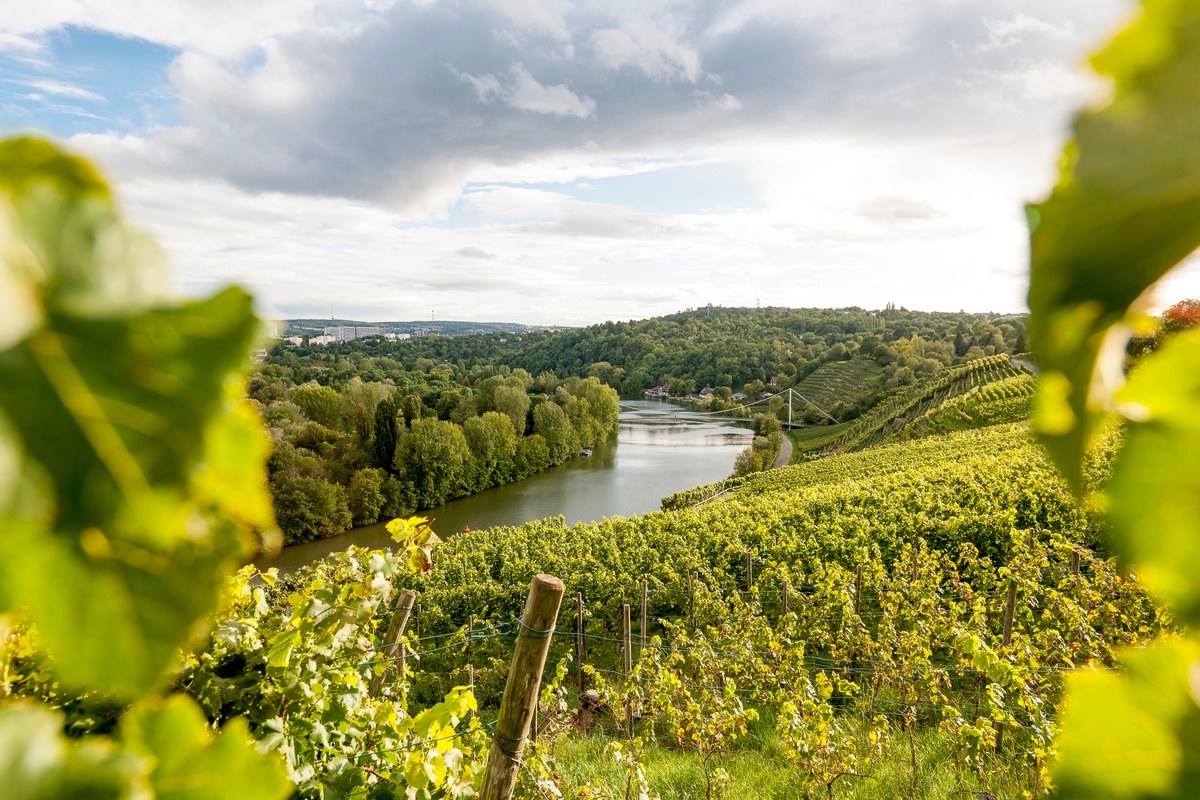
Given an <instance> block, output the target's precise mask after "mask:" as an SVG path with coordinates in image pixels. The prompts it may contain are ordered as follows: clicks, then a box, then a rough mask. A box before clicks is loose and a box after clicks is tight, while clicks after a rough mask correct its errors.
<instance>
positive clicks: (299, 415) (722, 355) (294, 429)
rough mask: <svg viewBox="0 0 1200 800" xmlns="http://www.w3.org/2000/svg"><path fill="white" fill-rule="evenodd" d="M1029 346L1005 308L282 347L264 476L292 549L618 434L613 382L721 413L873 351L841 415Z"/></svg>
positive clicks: (703, 316) (734, 312)
mask: <svg viewBox="0 0 1200 800" xmlns="http://www.w3.org/2000/svg"><path fill="white" fill-rule="evenodd" d="M1024 348H1025V329H1024V325H1023V321H1022V320H1021V319H1019V318H1012V317H993V316H988V315H976V314H966V313H957V314H946V313H928V312H917V311H907V310H905V309H896V308H892V307H888V308H886V309H883V310H880V311H874V312H871V311H865V310H863V309H860V308H844V309H783V308H766V309H750V308H704V309H698V310H691V311H687V312H683V313H680V314H673V315H670V316H667V317H660V318H655V319H649V320H641V321H634V322H620V323H613V322H605V323H603V324H600V325H593V326H590V327H588V328H580V329H576V330H569V331H560V332H526V333H515V334H514V333H492V334H482V335H466V336H429V337H420V338H416V339H411V340H406V341H388V340H385V339H382V338H367V339H362V340H358V341H354V342H347V343H343V344H337V345H330V346H327V347H308V346H304V347H298V348H297V347H291V346H284V345H280V346H277V347H276V348H275V349H274V350H272V351H271V353H269V354H268V357H267V358H266V359H265V361H264V363H262V364H260V365H259V366H258V368H257V371H256V372H255V373H254V375H252V377H251V385H250V390H251V391H250V394H251V397H253V398H254V399H255V400H257V401H258V402H259V403H260V404H261V405H262V411H263V415H264V417H265V418H266V420H267V422H268V424H269V426H270V428H271V432H272V436H273V438H274V442H275V450H274V454H273V455H272V458H271V462H270V468H271V487H272V491H273V492H274V494H275V498H276V501H277V502H276V505H277V508H278V509H279V518H280V525H281V527H282V528H283V530H284V532H285V534H286V537H287V540H288V541H289V542H295V541H306V540H310V539H313V538H318V537H324V536H330V535H334V534H336V533H339V532H341V531H344V530H345V529H347V528H348V527H349V526H350V525H352V524H354V525H357V524H367V523H370V522H374V521H376V520H378V519H380V518H384V517H390V516H398V515H400V514H403V513H408V512H411V511H413V510H419V509H423V508H431V507H434V506H437V505H440V504H442V503H444V502H446V501H447V500H449V499H453V498H455V497H461V496H464V495H467V494H471V493H473V492H477V491H480V490H482V489H486V488H489V487H491V486H496V485H499V484H502V483H507V482H510V481H514V480H520V479H521V478H523V477H525V476H527V475H530V474H533V473H535V472H538V471H540V470H543V469H545V468H546V467H548V466H552V465H555V464H560V463H562V462H563V461H564V460H565V459H567V458H570V457H571V456H572V455H574V454H576V453H578V452H579V451H580V449H581V448H584V447H590V446H592V445H594V444H596V443H597V442H599V441H601V440H602V439H604V438H605V437H606V436H609V435H611V433H612V432H613V431H615V428H616V417H617V413H618V406H617V393H618V392H619V393H620V394H622V395H625V396H629V397H637V396H640V394H641V393H642V391H644V390H645V389H646V388H649V387H652V386H663V385H666V386H669V387H670V389H671V392H672V394H676V395H684V394H689V393H694V392H698V391H699V390H700V389H701V388H704V387H710V388H712V389H713V390H714V392H713V394H712V400H711V402H712V403H713V405H714V407H732V406H736V405H738V402H739V401H735V400H734V399H733V394H734V393H735V392H738V391H741V392H744V393H745V394H746V395H747V396H750V397H757V396H759V395H760V394H761V393H763V392H764V391H767V390H770V391H778V390H781V389H785V388H787V387H789V386H795V385H797V384H799V383H800V382H802V381H803V380H804V379H805V378H806V377H808V376H809V375H811V374H812V373H814V372H815V371H816V370H818V369H819V368H820V367H821V366H822V365H823V364H828V363H831V362H838V361H849V360H851V359H855V358H864V359H872V360H874V361H875V362H877V363H878V364H879V365H880V367H881V368H882V373H881V375H880V377H879V379H878V384H879V385H878V386H877V387H876V389H875V390H873V391H872V392H871V393H870V394H869V395H868V396H866V397H864V398H862V399H860V400H859V401H857V402H856V403H854V404H847V405H846V407H845V408H844V409H840V410H839V411H840V415H839V419H851V418H853V417H854V416H857V415H858V414H860V413H862V412H864V411H866V410H867V409H869V408H870V407H871V406H872V405H873V404H874V403H875V402H877V401H878V400H879V398H881V397H883V396H885V395H886V394H887V393H889V392H891V391H893V390H895V389H897V388H900V387H903V386H906V385H909V384H912V383H916V382H918V381H920V380H925V379H928V378H930V377H932V376H933V375H934V374H936V373H937V372H938V371H940V370H941V369H943V368H945V367H947V366H950V365H953V364H958V363H962V362H963V361H966V360H969V359H972V358H976V357H979V356H983V355H991V354H995V353H1005V352H1019V351H1022V350H1023V349H1024ZM778 404H779V401H776V405H778ZM771 410H772V411H774V412H775V413H777V414H778V413H780V409H779V408H777V407H776V408H772V409H771ZM798 413H800V414H801V415H803V414H805V413H811V414H813V419H811V420H809V421H811V422H816V421H819V419H820V417H819V416H817V415H816V414H815V412H811V411H810V410H805V411H801V412H798ZM801 418H803V416H802V417H801ZM779 438H781V437H779V436H774V437H772V435H771V433H770V432H767V433H764V434H762V435H761V436H760V439H762V441H761V442H758V446H757V447H752V448H751V449H750V450H748V451H747V453H746V454H745V455H744V457H743V458H742V459H741V460H740V461H739V465H738V469H739V471H754V470H757V469H762V468H763V467H764V466H769V465H770V462H772V461H773V460H774V458H775V455H774V454H776V453H778V442H777V440H778V439H779Z"/></svg>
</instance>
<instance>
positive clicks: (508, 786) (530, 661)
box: [479, 574, 564, 800]
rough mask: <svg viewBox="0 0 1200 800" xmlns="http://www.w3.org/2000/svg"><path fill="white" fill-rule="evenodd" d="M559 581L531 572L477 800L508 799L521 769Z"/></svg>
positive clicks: (555, 614) (555, 613)
mask: <svg viewBox="0 0 1200 800" xmlns="http://www.w3.org/2000/svg"><path fill="white" fill-rule="evenodd" d="M563 589H564V587H563V582H562V581H560V580H559V579H558V578H555V577H552V576H550V575H543V574H538V575H534V576H533V581H532V582H531V583H530V586H529V599H528V600H527V601H526V602H525V614H524V618H523V619H521V620H520V621H519V622H518V623H517V643H516V645H515V646H514V648H513V660H512V666H511V667H510V668H509V670H508V680H507V681H506V682H505V684H504V694H503V696H502V699H501V701H500V716H499V717H497V719H496V735H495V736H494V737H492V748H491V750H490V751H489V753H488V760H487V769H486V770H485V771H484V773H483V787H482V789H480V792H479V797H480V798H481V800H510V798H511V797H512V793H513V788H514V787H515V786H516V783H517V772H518V771H519V770H520V769H521V754H522V753H523V752H524V750H525V739H526V737H527V736H528V735H529V726H530V724H531V723H532V722H533V714H534V709H535V708H536V707H537V699H538V688H539V687H540V686H541V683H542V670H544V669H545V667H546V656H547V655H548V654H549V652H550V637H551V636H552V635H553V634H554V623H555V621H556V620H557V619H558V609H559V606H561V605H562V596H563Z"/></svg>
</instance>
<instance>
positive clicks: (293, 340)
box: [284, 336, 304, 347]
mask: <svg viewBox="0 0 1200 800" xmlns="http://www.w3.org/2000/svg"><path fill="white" fill-rule="evenodd" d="M284 341H285V342H287V343H288V344H290V345H293V346H295V347H299V346H300V345H302V344H304V337H303V336H289V337H287V338H286V339H284Z"/></svg>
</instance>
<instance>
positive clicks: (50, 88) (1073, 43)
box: [0, 0, 1200, 325]
mask: <svg viewBox="0 0 1200 800" xmlns="http://www.w3.org/2000/svg"><path fill="white" fill-rule="evenodd" d="M1133 10H1134V9H1133V5H1132V3H1131V2H1129V1H1128V0H1040V1H1039V2H1036V3H1034V2H1024V1H1022V0H906V1H905V2H902V3H894V2H893V3H880V2H864V1H863V0H803V1H802V2H800V1H798V0H724V1H719V0H639V1H638V2H618V1H615V0H606V1H605V2H597V1H596V0H577V2H567V0H475V1H474V2H457V1H456V0H408V1H407V2H406V1H405V0H327V2H323V3H311V2H299V0H256V2H255V3H244V2H234V0H196V1H194V2H193V1H192V0H174V1H172V2H161V0H160V1H157V2H156V1H155V0H91V1H90V2H89V1H88V0H39V2H37V3H6V4H4V7H3V8H2V9H0V133H4V134H14V133H38V134H42V135H48V136H51V137H53V138H54V139H56V140H58V141H60V142H61V143H63V144H64V145H65V146H67V147H68V148H71V149H72V150H74V151H76V152H79V153H82V154H84V155H87V156H89V157H91V158H93V159H94V160H96V162H97V163H99V164H100V165H101V166H102V168H103V169H104V170H105V171H106V172H107V174H109V176H110V177H111V178H112V179H113V181H114V182H115V184H116V186H117V189H118V196H119V198H120V201H121V204H122V207H123V209H124V210H125V212H126V215H127V216H128V218H129V219H131V220H132V221H133V222H134V223H135V224H137V225H139V226H141V227H143V228H145V229H148V230H149V231H151V232H152V233H153V234H154V235H155V236H156V237H157V238H158V239H159V241H160V242H161V243H162V244H163V246H164V247H165V249H166V250H167V251H168V253H169V254H170V258H171V263H172V265H173V272H174V276H175V280H176V283H177V285H178V286H179V287H180V288H181V290H182V291H183V292H184V293H186V294H188V295H194V296H199V295H203V294H207V293H210V292H212V291H214V290H215V289H217V288H218V287H220V286H223V285H225V284H227V283H231V282H232V283H238V284H241V285H244V286H246V287H248V288H250V289H251V290H252V291H253V292H254V293H255V295H256V296H257V298H258V302H259V307H260V310H261V311H262V313H264V314H266V315H268V316H272V317H276V318H296V317H329V316H337V317H338V318H343V319H359V320H419V319H433V320H437V319H443V320H450V319H453V320H476V321H508V322H525V323H529V324H540V325H586V324H591V323H596V322H601V321H605V320H625V319H642V318H646V317H650V316H656V315H660V314H668V313H672V312H675V311H679V310H683V309H686V308H695V307H702V306H705V305H707V304H710V303H711V304H713V305H724V306H751V305H756V304H758V305H764V306H767V305H773V306H794V307H801V306H805V307H811V306H818V307H843V306H860V307H863V308H868V309H876V308H882V307H883V306H884V305H885V304H887V303H895V304H896V305H897V306H904V307H907V308H911V309H922V310H942V311H958V310H966V311H973V312H986V311H994V312H1001V313H1011V312H1019V311H1022V310H1024V309H1025V294H1026V291H1027V288H1028V284H1027V277H1026V271H1027V262H1028V254H1027V241H1028V240H1027V232H1026V228H1025V222H1024V215H1023V211H1022V207H1023V204H1024V203H1025V202H1027V201H1030V200H1037V199H1039V198H1041V197H1043V196H1044V195H1045V194H1046V193H1047V192H1048V191H1049V188H1050V186H1051V185H1052V182H1053V178H1054V165H1055V163H1056V160H1057V154H1058V152H1059V151H1060V150H1061V147H1062V144H1063V142H1064V141H1065V139H1066V137H1067V135H1068V130H1069V122H1070V117H1071V113H1072V111H1073V110H1074V109H1076V108H1078V107H1080V106H1081V105H1082V104H1084V103H1086V102H1089V101H1093V102H1094V101H1095V99H1096V98H1098V97H1102V96H1103V93H1104V91H1105V88H1106V87H1105V86H1104V85H1103V84H1102V83H1100V82H1099V81H1098V80H1097V79H1096V78H1094V76H1092V75H1091V74H1090V73H1089V72H1088V70H1087V69H1086V67H1085V59H1086V55H1087V54H1088V53H1089V52H1092V51H1094V50H1095V49H1096V48H1097V46H1098V45H1099V44H1101V43H1102V42H1103V41H1104V39H1105V37H1106V35H1107V34H1109V33H1110V32H1111V31H1113V30H1114V29H1115V28H1116V27H1117V26H1118V25H1120V24H1123V23H1124V22H1125V21H1127V20H1128V19H1129V17H1130V15H1131V14H1132V13H1133ZM1159 295H1160V298H1161V302H1162V303H1169V302H1172V301H1174V300H1177V299H1180V298H1182V297H1187V296H1200V270H1197V269H1190V270H1185V271H1184V272H1183V273H1182V274H1180V275H1179V276H1177V277H1175V278H1173V279H1171V280H1170V281H1169V282H1168V283H1167V284H1166V285H1165V286H1164V287H1162V288H1161V289H1160V290H1159Z"/></svg>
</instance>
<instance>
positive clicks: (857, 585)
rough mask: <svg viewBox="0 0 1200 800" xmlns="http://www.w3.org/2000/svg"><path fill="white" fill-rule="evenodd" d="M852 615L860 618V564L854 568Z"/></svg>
mask: <svg viewBox="0 0 1200 800" xmlns="http://www.w3.org/2000/svg"><path fill="white" fill-rule="evenodd" d="M854 615H855V616H856V617H861V616H862V564H859V565H858V566H857V567H855V568H854Z"/></svg>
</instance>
